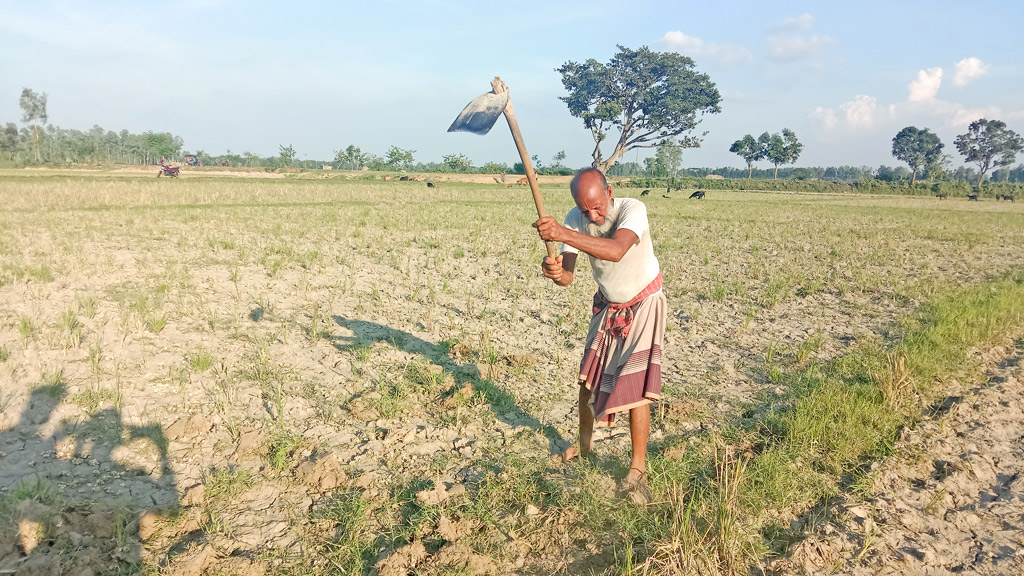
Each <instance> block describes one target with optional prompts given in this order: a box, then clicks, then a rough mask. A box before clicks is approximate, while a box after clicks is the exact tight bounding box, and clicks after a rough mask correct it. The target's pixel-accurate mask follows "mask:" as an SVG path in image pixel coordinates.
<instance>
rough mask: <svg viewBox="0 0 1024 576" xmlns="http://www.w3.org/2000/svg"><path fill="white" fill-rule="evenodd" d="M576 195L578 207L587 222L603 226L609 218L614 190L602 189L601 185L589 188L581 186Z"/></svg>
mask: <svg viewBox="0 0 1024 576" xmlns="http://www.w3.org/2000/svg"><path fill="white" fill-rule="evenodd" d="M580 188H581V189H580V190H579V191H577V193H576V206H577V207H578V208H579V209H580V212H581V213H582V214H583V217H584V218H586V219H587V220H589V221H591V222H593V223H594V224H597V225H598V226H603V225H604V222H605V218H607V217H608V208H609V206H610V205H611V203H612V189H611V188H610V187H609V188H606V189H604V190H602V189H601V186H600V185H596V186H591V187H589V188H587V187H584V186H580Z"/></svg>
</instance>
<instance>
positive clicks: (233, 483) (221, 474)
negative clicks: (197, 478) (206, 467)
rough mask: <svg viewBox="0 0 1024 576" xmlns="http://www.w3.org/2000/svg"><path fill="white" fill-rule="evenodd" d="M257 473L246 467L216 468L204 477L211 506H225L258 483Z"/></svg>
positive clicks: (205, 493) (208, 501)
mask: <svg viewBox="0 0 1024 576" xmlns="http://www.w3.org/2000/svg"><path fill="white" fill-rule="evenodd" d="M256 480H257V478H256V475H255V474H253V473H252V472H251V471H250V470H248V469H246V468H216V469H214V470H211V471H209V472H207V473H206V474H205V476H204V478H203V484H204V485H205V489H204V497H205V501H206V503H207V504H208V505H210V506H224V505H226V504H229V503H230V502H231V501H232V500H233V499H235V498H236V497H238V496H239V495H241V494H242V493H243V492H245V491H246V490H249V489H250V488H252V487H253V486H255V485H256Z"/></svg>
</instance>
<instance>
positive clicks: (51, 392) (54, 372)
mask: <svg viewBox="0 0 1024 576" xmlns="http://www.w3.org/2000/svg"><path fill="white" fill-rule="evenodd" d="M36 390H39V391H40V392H42V393H43V394H45V395H47V396H49V397H50V398H53V399H54V400H58V401H60V400H63V399H64V398H65V397H66V396H67V395H68V383H67V377H66V376H65V375H64V369H63V368H54V369H48V370H43V377H42V383H41V384H40V385H39V387H38V388H36Z"/></svg>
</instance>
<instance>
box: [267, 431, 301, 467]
mask: <svg viewBox="0 0 1024 576" xmlns="http://www.w3.org/2000/svg"><path fill="white" fill-rule="evenodd" d="M301 445H302V436H299V435H298V434H294V433H291V432H288V431H286V430H284V429H280V428H279V429H277V430H275V431H274V433H273V434H271V436H270V439H269V441H268V443H267V462H269V463H270V467H271V468H273V469H274V471H275V472H277V473H279V474H280V473H281V472H284V471H285V470H287V469H288V468H290V464H291V463H292V454H294V452H295V449H296V448H298V447H299V446H301Z"/></svg>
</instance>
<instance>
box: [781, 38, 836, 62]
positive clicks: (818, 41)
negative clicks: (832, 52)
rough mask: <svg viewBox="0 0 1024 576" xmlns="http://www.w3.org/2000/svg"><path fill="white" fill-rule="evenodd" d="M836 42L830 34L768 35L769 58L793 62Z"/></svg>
mask: <svg viewBox="0 0 1024 576" xmlns="http://www.w3.org/2000/svg"><path fill="white" fill-rule="evenodd" d="M833 42H835V40H834V39H833V38H831V37H830V36H821V35H819V34H815V35H813V36H799V35H795V34H785V35H776V36H769V37H768V58H769V59H771V60H774V61H776V62H793V61H795V60H801V59H804V58H810V57H813V56H817V55H819V54H821V52H822V51H824V50H825V49H827V48H828V47H829V46H831V45H832V44H833Z"/></svg>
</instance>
